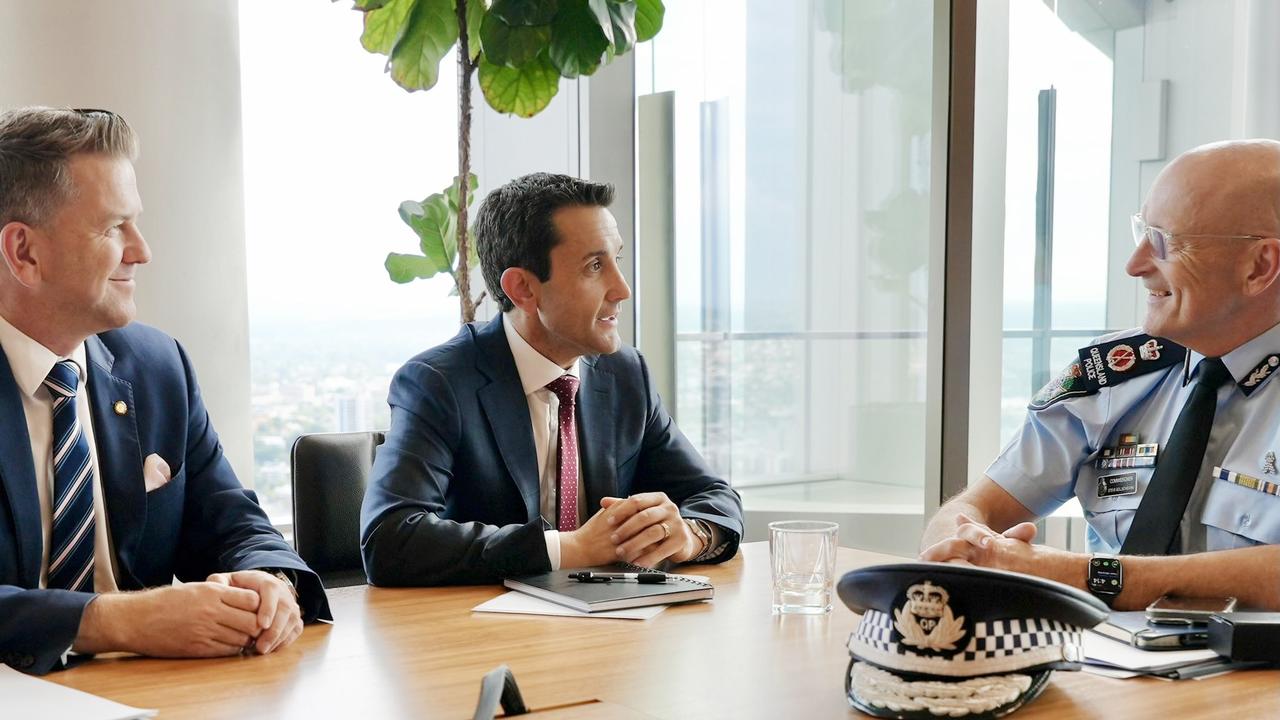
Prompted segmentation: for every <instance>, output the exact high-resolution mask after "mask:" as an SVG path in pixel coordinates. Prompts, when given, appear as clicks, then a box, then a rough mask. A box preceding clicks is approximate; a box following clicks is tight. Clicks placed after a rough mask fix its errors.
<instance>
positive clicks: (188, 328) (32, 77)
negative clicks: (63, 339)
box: [0, 0, 253, 484]
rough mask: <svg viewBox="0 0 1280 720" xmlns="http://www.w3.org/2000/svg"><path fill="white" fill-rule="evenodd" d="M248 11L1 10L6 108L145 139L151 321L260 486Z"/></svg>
mask: <svg viewBox="0 0 1280 720" xmlns="http://www.w3.org/2000/svg"><path fill="white" fill-rule="evenodd" d="M238 42H239V40H238V33H237V10H236V4H235V3H234V2H226V1H225V0H182V2H146V1H144V0H111V2H84V1H83V0H40V1H39V2H16V1H9V2H4V3H0V107H3V108H10V107H16V106H22V105H54V106H71V107H98V108H106V109H110V110H113V111H116V112H119V113H121V114H122V115H124V116H125V117H126V118H127V119H128V120H129V122H130V124H132V125H133V127H134V128H135V129H136V130H137V132H138V134H139V136H140V138H141V142H142V155H141V157H140V158H139V160H138V163H137V171H138V186H139V191H140V192H141V194H142V201H143V205H144V207H145V212H144V214H143V216H142V220H141V225H142V230H143V233H144V234H145V235H146V237H147V240H148V242H149V243H150V244H151V249H152V253H153V256H154V258H153V260H152V262H151V264H150V265H149V266H147V267H145V268H143V269H142V272H141V273H140V275H139V281H138V311H139V320H141V321H143V322H146V323H150V324H152V325H156V326H158V327H160V328H162V329H163V330H165V331H166V332H168V333H170V334H172V335H174V336H175V337H177V338H178V339H179V340H180V341H181V342H182V343H183V345H184V346H186V348H187V350H188V351H189V353H190V355H191V357H192V359H193V362H194V363H195V366H196V370H197V371H198V373H199V377H200V380H201V384H202V386H203V389H204V397H205V402H206V403H207V404H208V406H209V412H210V415H211V416H212V417H213V422H214V426H215V427H216V428H217V429H218V431H219V432H220V433H221V435H222V442H223V445H224V446H225V448H226V452H227V456H228V457H229V459H230V460H231V464H232V466H233V467H234V468H235V469H236V471H237V473H238V474H239V476H240V479H241V480H242V481H244V482H245V483H246V484H251V482H252V469H253V456H252V438H251V432H252V426H251V422H250V415H249V346H248V309H247V301H246V287H245V252H244V210H243V206H244V182H243V172H242V167H241V165H242V153H241V131H240V64H239V62H240V60H239V47H238Z"/></svg>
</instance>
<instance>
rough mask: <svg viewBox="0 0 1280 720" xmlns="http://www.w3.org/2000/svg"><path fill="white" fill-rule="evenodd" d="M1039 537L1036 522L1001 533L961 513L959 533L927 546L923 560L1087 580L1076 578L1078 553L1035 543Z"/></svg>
mask: <svg viewBox="0 0 1280 720" xmlns="http://www.w3.org/2000/svg"><path fill="white" fill-rule="evenodd" d="M1035 537H1036V526H1035V524H1034V523H1029V522H1023V523H1018V524H1017V525H1014V526H1013V527H1011V528H1009V529H1008V530H1005V531H1004V532H1002V533H998V532H996V531H994V530H992V529H991V528H989V527H987V526H986V525H983V524H982V523H979V522H975V521H974V520H972V519H971V518H969V517H968V516H967V515H963V514H961V515H957V516H956V531H955V534H954V535H952V536H951V537H949V538H946V539H944V540H941V541H939V542H937V543H934V544H933V545H931V546H929V547H927V548H925V549H924V551H922V552H921V553H920V559H921V560H929V561H933V562H952V563H958V564H962V565H978V566H981V567H988V568H996V569H998V570H1010V571H1013V572H1020V573H1025V574H1028V575H1039V576H1040V577H1045V578H1049V579H1050V580H1057V581H1059V582H1065V583H1068V584H1070V585H1077V586H1078V585H1079V584H1080V582H1081V581H1083V579H1084V578H1083V576H1082V577H1079V578H1077V577H1075V574H1077V573H1076V569H1077V568H1076V565H1078V564H1079V563H1078V562H1077V561H1078V559H1079V558H1078V556H1077V555H1076V554H1075V553H1069V552H1066V551H1064V550H1058V549H1055V548H1051V547H1048V546H1045V545H1032V544H1031V541H1032V540H1034V539H1035Z"/></svg>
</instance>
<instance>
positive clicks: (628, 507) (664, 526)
mask: <svg viewBox="0 0 1280 720" xmlns="http://www.w3.org/2000/svg"><path fill="white" fill-rule="evenodd" d="M600 504H601V505H602V506H604V508H605V510H606V511H608V513H609V514H608V516H607V521H608V522H609V524H610V525H611V526H613V528H614V531H613V534H612V535H610V537H609V540H610V542H612V543H614V544H615V545H617V557H616V558H615V559H616V560H622V561H624V562H629V563H634V564H636V565H642V566H644V567H655V566H656V565H657V564H658V563H660V562H662V561H663V560H671V561H672V562H677V563H682V562H688V561H689V560H692V559H693V558H695V557H697V555H698V553H700V552H702V550H703V547H702V541H701V540H699V539H698V538H697V537H696V536H695V535H694V534H693V532H692V531H691V530H689V526H688V524H687V523H685V521H684V518H682V517H680V508H678V507H676V504H675V503H673V502H671V499H670V498H668V497H667V494H666V493H662V492H652V493H640V494H638V495H632V496H631V497H629V498H626V499H625V500H624V499H622V498H611V497H607V498H602V499H601V501H600Z"/></svg>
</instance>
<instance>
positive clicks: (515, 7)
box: [489, 0, 559, 26]
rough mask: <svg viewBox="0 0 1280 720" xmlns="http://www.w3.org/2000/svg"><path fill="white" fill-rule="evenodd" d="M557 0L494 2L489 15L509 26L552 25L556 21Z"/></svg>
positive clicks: (498, 0) (505, 0) (494, 0)
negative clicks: (496, 17)
mask: <svg viewBox="0 0 1280 720" xmlns="http://www.w3.org/2000/svg"><path fill="white" fill-rule="evenodd" d="M558 4H559V3H558V2H557V0H493V6H492V7H490V8H489V14H491V15H496V16H498V17H499V18H500V19H501V20H502V21H503V22H505V23H506V24H508V25H513V26H514V25H550V24H551V21H552V20H554V19H555V16H556V10H557V9H558V8H557V5H558Z"/></svg>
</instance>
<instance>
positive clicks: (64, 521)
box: [0, 108, 329, 673]
mask: <svg viewBox="0 0 1280 720" xmlns="http://www.w3.org/2000/svg"><path fill="white" fill-rule="evenodd" d="M136 152H137V140H136V138H135V136H134V134H133V130H132V129H131V128H130V127H129V126H128V124H127V123H125V121H124V120H123V119H122V118H120V117H119V116H117V115H115V114H113V113H110V112H107V111H102V110H58V109H51V108H24V109H19V110H13V111H10V112H5V113H0V255H2V256H3V260H4V265H3V267H0V428H3V430H0V662H3V663H5V664H8V665H11V666H13V667H16V668H18V669H19V670H23V671H25V672H31V673H44V672H48V671H49V670H52V669H56V668H58V667H61V666H63V665H64V664H65V663H66V662H67V661H68V659H69V658H70V657H71V656H73V655H74V656H84V655H89V654H93V653H97V652H108V651H125V652H134V653H139V654H143V655H155V656H164V657H207V656H217V655H235V654H238V653H242V652H246V651H256V652H258V653H270V652H273V651H275V650H278V649H280V648H282V647H285V646H287V645H289V644H290V643H292V642H293V641H294V640H295V639H297V637H298V636H299V634H301V632H302V625H303V622H304V620H310V619H313V618H320V619H327V618H328V615H329V610H328V604H327V602H326V601H325V596H324V589H323V588H322V587H321V585H320V581H319V578H317V577H316V576H315V574H314V573H312V572H311V571H310V570H309V569H308V568H307V566H306V564H304V563H303V562H302V560H301V558H299V557H298V556H297V554H296V553H295V552H294V551H293V550H292V549H291V548H290V547H289V545H288V543H286V542H285V541H284V538H282V537H281V536H280V534H279V533H278V532H276V530H275V529H274V528H273V527H272V526H271V523H270V521H268V519H267V516H266V514H265V513H263V511H262V509H261V508H260V507H259V506H258V504H257V501H256V498H255V497H254V496H253V494H252V493H251V492H249V491H246V490H245V489H244V488H242V487H241V485H240V483H239V481H238V480H237V479H236V477H235V474H234V473H233V472H232V470H231V466H230V465H229V464H228V463H227V460H226V458H225V457H224V456H223V454H222V447H221V445H220V444H219V443H218V436H217V434H216V433H215V432H214V430H213V427H212V425H211V424H210V422H209V416H208V413H207V412H206V411H205V407H204V403H203V401H202V400H201V397H200V389H199V387H198V385H197V384H196V379H195V374H194V372H193V370H192V368H191V364H190V362H189V361H188V359H187V357H186V355H185V353H184V352H183V350H182V348H181V347H180V346H179V345H178V343H177V342H176V341H175V340H174V339H173V338H171V337H169V336H167V335H165V334H163V333H161V332H160V331H158V330H155V329H153V328H149V327H146V326H144V325H140V324H137V323H133V322H132V321H133V318H134V315H135V314H136V309H135V306H134V301H133V289H134V271H135V269H136V268H137V266H138V265H141V264H144V263H146V262H147V261H148V260H150V258H151V251H150V249H149V247H148V246H147V243H146V241H145V240H143V238H142V235H141V233H140V232H139V229H138V224H137V221H138V215H139V213H140V212H141V211H142V206H141V200H140V198H139V197H138V190H137V184H136V182H135V179H134V170H133V158H134V156H135V155H136ZM175 577H176V578H177V579H179V580H181V581H182V583H181V584H174V582H173V581H174V578H175ZM126 591H133V592H126Z"/></svg>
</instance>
